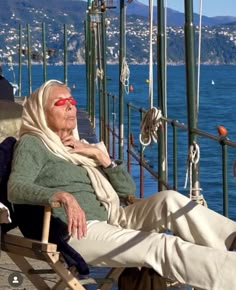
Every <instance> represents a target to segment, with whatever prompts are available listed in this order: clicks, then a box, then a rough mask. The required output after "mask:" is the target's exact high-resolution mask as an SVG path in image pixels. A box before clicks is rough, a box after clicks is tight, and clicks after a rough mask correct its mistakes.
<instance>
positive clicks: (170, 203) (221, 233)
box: [69, 190, 236, 290]
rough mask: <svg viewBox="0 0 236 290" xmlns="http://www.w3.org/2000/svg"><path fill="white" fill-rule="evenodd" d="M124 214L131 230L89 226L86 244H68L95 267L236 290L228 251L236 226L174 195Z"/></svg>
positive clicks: (235, 257) (233, 255) (211, 289)
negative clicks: (141, 270) (143, 270)
mask: <svg viewBox="0 0 236 290" xmlns="http://www.w3.org/2000/svg"><path fill="white" fill-rule="evenodd" d="M125 213H126V217H127V222H128V226H127V228H126V229H124V228H118V227H115V226H112V225H109V224H107V223H106V222H99V221H89V222H88V229H87V230H88V232H87V236H86V238H83V239H81V240H77V239H76V238H71V239H70V240H69V244H70V245H71V246H72V247H73V248H74V249H75V250H77V251H78V252H79V253H80V254H81V255H82V256H83V257H84V259H85V260H86V262H87V263H88V264H91V265H94V266H108V267H141V266H145V267H150V268H153V269H154V270H156V271H157V272H158V273H159V274H160V275H161V276H163V277H166V278H169V279H171V280H174V281H176V280H177V281H179V282H180V283H183V284H187V285H191V286H192V287H195V288H198V289H207V290H233V289H236V274H235V273H236V272H235V269H236V252H231V251H228V249H229V248H230V246H231V244H232V241H233V239H234V238H235V235H236V223H235V222H234V221H231V220H229V219H227V218H225V217H223V216H222V215H219V214H217V213H216V212H214V211H212V210H210V209H208V208H206V207H204V206H202V205H198V204H196V203H195V202H193V201H191V200H190V199H189V198H187V197H185V196H183V195H182V194H179V193H178V192H176V191H172V190H167V191H162V192H159V193H156V194H154V195H152V196H150V197H148V198H145V199H143V200H141V201H139V202H136V203H135V204H132V205H130V206H127V207H126V208H125ZM166 230H169V231H171V232H172V233H173V235H172V234H169V233H166ZM164 231H165V233H163V232H164Z"/></svg>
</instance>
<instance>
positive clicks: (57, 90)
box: [45, 86, 77, 137]
mask: <svg viewBox="0 0 236 290" xmlns="http://www.w3.org/2000/svg"><path fill="white" fill-rule="evenodd" d="M76 112H77V109H76V107H75V100H74V99H73V97H72V96H71V94H70V91H69V90H68V89H67V88H64V87H59V86H58V87H52V88H51V89H50V94H49V96H48V100H47V102H46V106H45V116H46V121H47V125H48V127H49V128H50V129H51V130H52V131H53V132H55V133H56V134H57V135H59V136H60V137H61V136H62V135H64V134H67V133H68V134H70V133H71V131H72V130H73V129H74V128H75V126H76Z"/></svg>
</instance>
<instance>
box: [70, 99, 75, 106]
mask: <svg viewBox="0 0 236 290" xmlns="http://www.w3.org/2000/svg"><path fill="white" fill-rule="evenodd" d="M69 101H70V103H71V105H73V106H74V105H76V100H75V99H74V98H69Z"/></svg>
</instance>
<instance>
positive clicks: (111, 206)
mask: <svg viewBox="0 0 236 290" xmlns="http://www.w3.org/2000/svg"><path fill="white" fill-rule="evenodd" d="M52 81H53V82H55V81H56V80H50V81H47V82H46V83H44V84H43V85H42V86H41V87H40V88H39V89H37V90H36V91H34V92H33V93H32V94H31V95H30V97H29V98H28V100H27V102H26V104H25V105H24V109H23V114H22V125H21V130H20V136H22V135H24V134H32V135H35V136H37V137H39V138H40V139H41V140H42V141H43V143H44V144H45V146H46V147H47V148H48V149H49V150H50V151H51V152H52V153H53V154H55V155H56V156H58V157H60V158H63V159H65V160H67V161H69V162H72V163H74V164H79V165H81V166H83V167H84V168H85V169H86V170H87V172H88V176H89V178H90V180H91V183H92V186H93V188H94V191H95V193H96V195H97V198H98V200H99V201H100V202H101V203H102V204H103V205H104V206H105V208H106V209H107V211H108V223H110V224H112V225H116V226H118V225H119V224H122V225H125V224H126V222H125V214H124V210H123V208H122V207H120V202H119V197H118V195H117V193H116V192H115V190H114V189H113V187H112V185H111V184H110V182H109V181H108V180H107V178H106V177H105V175H104V173H103V172H102V170H101V169H100V168H99V167H97V164H96V162H95V161H94V160H93V159H91V158H88V157H85V156H83V155H80V154H78V153H70V152H69V151H68V150H69V149H70V148H68V147H66V146H64V145H63V144H62V142H61V139H60V138H59V136H58V135H57V134H55V133H54V132H53V131H52V130H51V129H49V128H48V126H47V123H46V118H45V113H44V109H43V104H44V102H45V100H44V98H45V96H44V90H45V88H46V86H47V85H48V84H50V82H52ZM56 82H58V83H59V84H62V83H61V82H59V81H56ZM72 134H73V136H74V137H75V138H76V139H78V140H79V134H78V130H77V126H76V128H75V129H74V130H73V133H72ZM81 141H82V140H81ZM85 142H86V141H85ZM94 146H99V148H100V149H101V150H103V151H104V152H106V153H107V150H106V147H105V145H104V144H103V142H100V143H97V144H94ZM107 154H108V153H107Z"/></svg>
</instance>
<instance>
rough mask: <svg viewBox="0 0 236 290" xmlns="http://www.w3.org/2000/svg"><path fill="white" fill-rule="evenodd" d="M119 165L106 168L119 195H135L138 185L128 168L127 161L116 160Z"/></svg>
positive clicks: (106, 172) (105, 170) (109, 178)
mask: <svg viewBox="0 0 236 290" xmlns="http://www.w3.org/2000/svg"><path fill="white" fill-rule="evenodd" d="M116 164H117V166H115V167H112V168H104V169H103V171H104V172H105V174H106V176H107V178H108V180H109V181H110V183H111V185H112V186H113V188H114V189H115V190H116V192H117V194H118V195H119V196H123V197H124V196H128V195H134V194H135V191H136V186H135V183H134V180H133V178H132V177H131V175H130V174H129V173H128V171H127V170H126V166H125V163H124V162H123V161H121V160H116Z"/></svg>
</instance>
